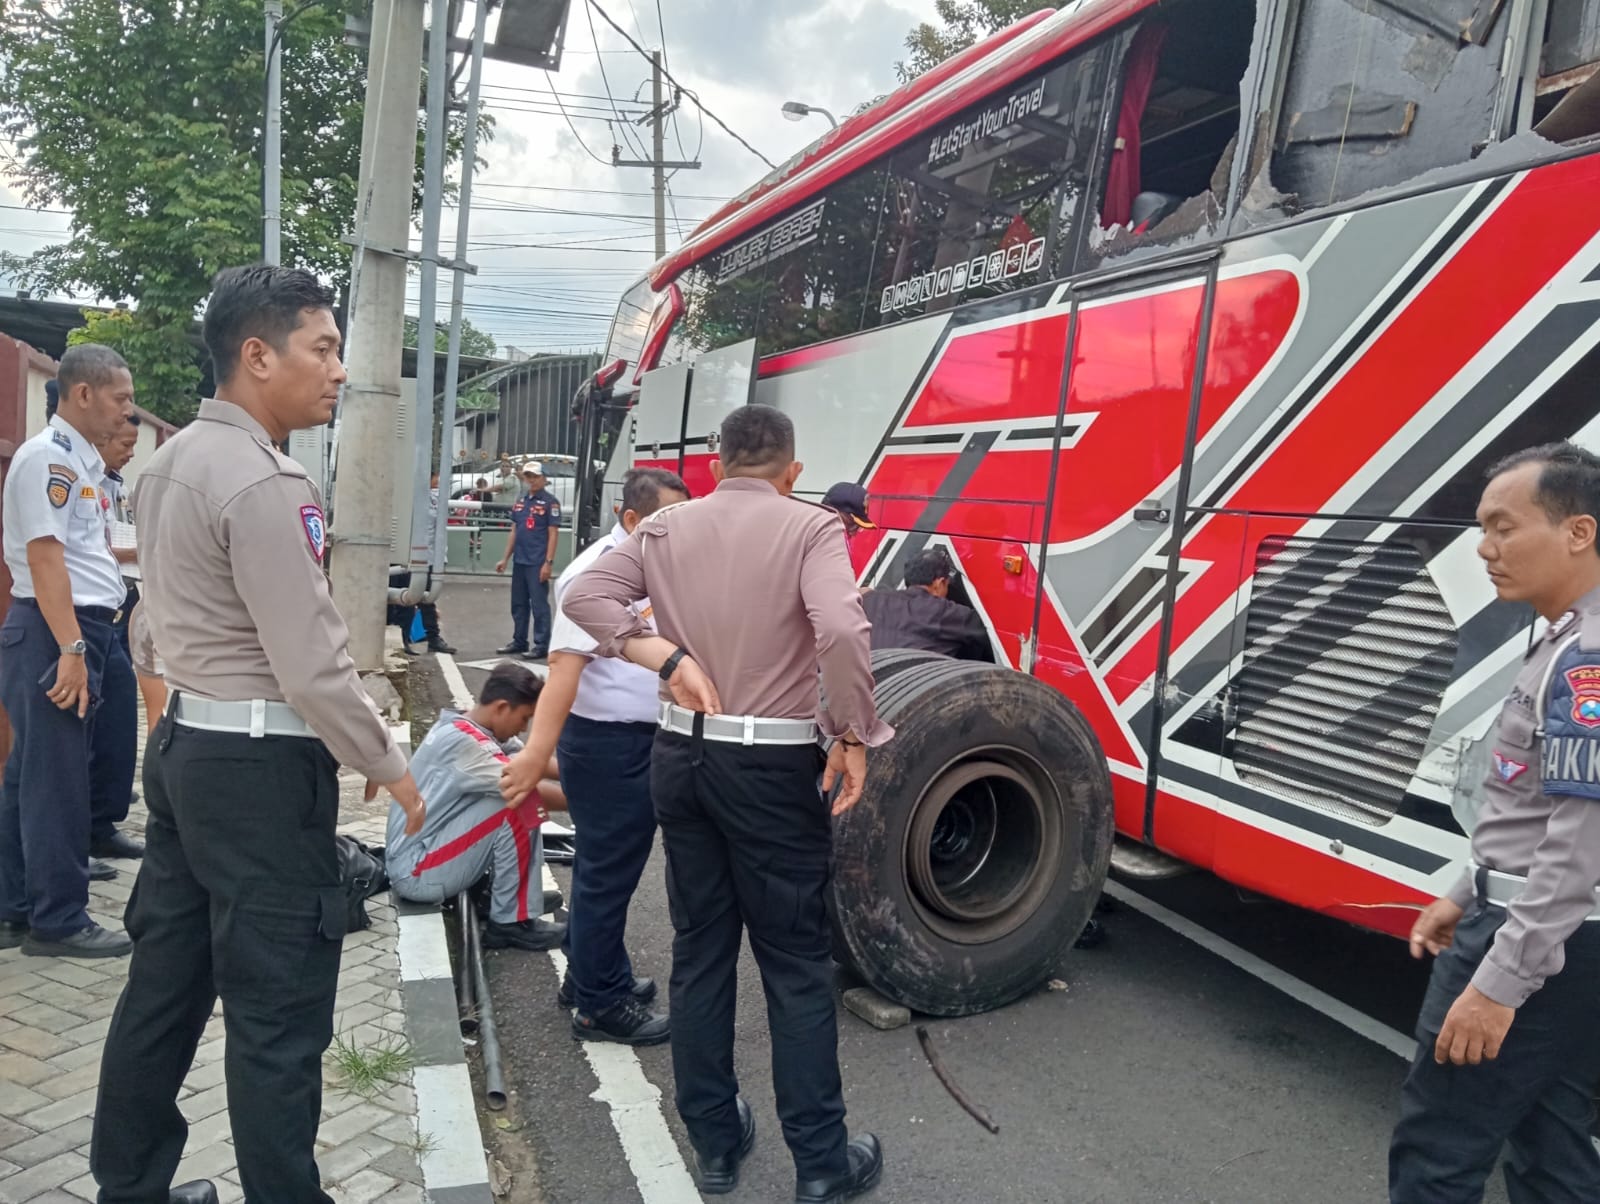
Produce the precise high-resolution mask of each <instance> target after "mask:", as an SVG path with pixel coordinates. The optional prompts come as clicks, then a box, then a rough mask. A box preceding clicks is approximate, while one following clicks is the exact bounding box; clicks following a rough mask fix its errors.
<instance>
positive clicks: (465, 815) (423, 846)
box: [384, 664, 566, 951]
mask: <svg viewBox="0 0 1600 1204" xmlns="http://www.w3.org/2000/svg"><path fill="white" fill-rule="evenodd" d="M542 688H543V683H542V682H540V680H539V679H538V678H537V677H536V676H534V674H533V673H532V672H531V671H530V670H528V669H526V668H524V667H523V666H521V665H513V664H503V665H500V666H498V667H497V668H496V669H495V670H494V672H492V673H490V674H489V680H488V681H486V682H485V683H484V685H483V690H482V692H480V693H479V695H478V705H477V706H475V707H473V708H472V709H471V710H469V711H468V712H467V713H466V714H465V715H463V714H460V713H459V712H456V711H442V712H440V715H439V720H438V722H437V723H435V724H434V725H433V730H432V731H430V732H429V733H428V734H427V736H426V737H425V738H424V739H423V741H422V743H421V744H419V745H418V746H417V751H416V753H415V754H414V755H413V756H412V758H411V774H412V777H414V778H415V779H416V781H417V788H418V789H419V790H423V791H426V793H425V794H424V795H423V797H424V798H426V799H427V800H428V818H427V820H426V821H425V822H424V823H423V825H422V831H420V832H418V833H417V834H416V835H415V836H407V835H406V832H405V824H406V816H405V812H404V811H402V810H401V809H400V806H399V804H398V803H394V804H391V805H390V807H389V832H388V840H389V844H388V847H387V849H386V851H385V854H384V858H385V861H386V863H387V866H388V871H389V882H390V889H392V890H393V891H394V893H395V894H396V895H398V896H399V897H400V898H402V899H410V900H411V901H413V902H416V903H439V902H443V901H444V900H445V899H450V898H453V897H454V896H456V895H457V894H459V893H460V892H461V891H464V890H466V889H467V888H468V887H470V886H472V885H473V884H474V883H475V882H477V881H478V879H480V878H482V877H483V876H484V874H485V873H486V872H490V873H491V874H492V881H491V887H490V889H491V896H490V904H489V924H488V927H486V928H485V929H484V933H483V944H484V948H486V949H527V950H533V951H539V950H544V949H554V948H555V947H556V946H557V945H559V944H560V943H561V938H562V937H563V936H565V935H566V925H565V924H555V923H551V922H549V921H547V920H541V919H537V918H535V917H536V914H537V913H534V912H532V909H531V908H530V907H529V905H528V898H529V895H530V892H532V893H533V897H534V898H535V899H538V900H540V901H541V907H540V910H541V911H543V910H544V908H543V906H542V901H543V898H544V895H543V887H542V886H541V881H542V874H541V867H542V866H543V864H544V848H543V845H542V843H541V840H540V836H539V825H540V824H542V823H543V822H544V820H545V818H546V813H545V807H544V805H543V803H542V802H541V801H540V797H539V796H540V791H546V792H549V793H550V796H551V798H552V801H553V802H555V803H556V805H557V806H558V807H562V806H564V805H565V800H564V799H561V797H560V793H559V788H558V787H556V785H555V783H553V782H548V781H547V782H542V783H540V785H539V787H538V788H537V789H535V790H534V791H532V792H530V793H528V794H525V795H523V796H522V797H521V798H520V799H518V800H517V801H515V802H509V803H508V802H505V801H503V800H502V799H501V797H500V770H501V768H502V767H503V766H504V765H505V764H506V763H507V762H508V761H509V760H510V758H509V757H508V756H507V755H506V754H507V752H508V751H510V752H515V751H516V750H517V749H519V748H521V747H522V745H521V741H520V740H518V738H517V737H518V736H519V735H521V733H523V732H525V731H527V729H528V724H529V722H530V721H531V720H532V719H533V712H534V708H535V706H536V705H537V704H538V701H539V691H540V690H541V689H542ZM547 776H548V777H552V778H553V777H555V776H556V770H555V764H554V762H553V761H552V762H551V763H550V767H549V772H548V774H547Z"/></svg>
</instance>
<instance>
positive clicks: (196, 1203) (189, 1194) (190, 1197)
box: [167, 1179, 217, 1204]
mask: <svg viewBox="0 0 1600 1204" xmlns="http://www.w3.org/2000/svg"><path fill="white" fill-rule="evenodd" d="M167 1201H168V1204H217V1189H216V1185H215V1184H213V1183H212V1182H211V1180H210V1179H196V1180H195V1181H194V1182H193V1183H181V1184H179V1185H178V1186H177V1187H174V1188H173V1189H172V1190H171V1191H170V1192H168V1193H167Z"/></svg>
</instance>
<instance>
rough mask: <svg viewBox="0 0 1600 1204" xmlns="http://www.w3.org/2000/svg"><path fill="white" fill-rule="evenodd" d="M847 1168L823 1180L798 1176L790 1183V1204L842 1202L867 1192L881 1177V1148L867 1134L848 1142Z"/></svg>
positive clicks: (830, 1203)
mask: <svg viewBox="0 0 1600 1204" xmlns="http://www.w3.org/2000/svg"><path fill="white" fill-rule="evenodd" d="M845 1156H846V1157H847V1158H849V1159H850V1169H849V1170H847V1171H846V1172H845V1173H844V1174H842V1175H831V1176H829V1177H828V1178H826V1179H799V1180H797V1181H796V1182H795V1185H794V1204H844V1201H846V1200H848V1199H850V1197H851V1196H859V1195H860V1194H861V1193H862V1192H866V1191H871V1190H872V1189H873V1188H874V1187H876V1186H878V1180H879V1179H881V1178H883V1148H882V1147H881V1146H879V1145H878V1139H877V1138H876V1137H874V1136H873V1135H872V1134H871V1133H865V1134H863V1135H862V1136H860V1137H857V1138H856V1139H855V1140H854V1141H852V1142H851V1143H850V1144H849V1146H848V1147H847V1148H846V1149H845Z"/></svg>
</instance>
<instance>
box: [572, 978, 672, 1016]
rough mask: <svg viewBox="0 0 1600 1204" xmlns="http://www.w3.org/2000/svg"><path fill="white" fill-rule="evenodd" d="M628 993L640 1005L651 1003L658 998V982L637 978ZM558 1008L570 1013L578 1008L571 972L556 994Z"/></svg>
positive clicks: (651, 979)
mask: <svg viewBox="0 0 1600 1204" xmlns="http://www.w3.org/2000/svg"><path fill="white" fill-rule="evenodd" d="M628 993H629V994H630V995H632V996H633V997H634V998H635V999H637V1000H638V1001H639V1002H640V1003H649V1002H650V1001H651V1000H652V999H654V998H655V997H656V980H655V979H653V978H635V979H634V980H633V985H631V986H630V987H629V988H628ZM556 1006H558V1007H564V1008H566V1009H567V1010H568V1011H570V1010H572V1009H573V1008H575V1007H577V1006H578V995H577V992H576V991H575V990H573V987H572V971H571V970H568V971H567V972H566V973H565V974H563V975H562V976H561V988H560V989H559V990H558V991H557V992H556Z"/></svg>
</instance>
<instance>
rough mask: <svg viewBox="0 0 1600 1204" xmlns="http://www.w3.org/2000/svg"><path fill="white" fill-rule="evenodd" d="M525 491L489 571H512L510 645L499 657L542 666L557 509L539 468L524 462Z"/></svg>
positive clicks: (533, 462)
mask: <svg viewBox="0 0 1600 1204" xmlns="http://www.w3.org/2000/svg"><path fill="white" fill-rule="evenodd" d="M522 482H523V484H524V485H525V486H526V487H527V492H525V493H524V494H523V495H522V496H521V497H519V498H518V499H517V500H516V502H515V503H514V504H513V505H512V507H511V537H510V538H509V539H507V540H506V554H505V555H504V556H502V557H501V558H500V563H499V564H497V565H495V566H494V571H495V572H497V573H503V572H505V571H506V564H507V563H508V562H509V563H510V565H511V574H512V575H511V623H512V628H511V642H510V643H509V644H507V645H506V646H505V647H503V648H501V649H499V650H498V651H499V653H500V655H502V656H523V655H526V656H528V657H530V658H531V659H533V660H542V659H544V658H545V657H546V656H548V655H549V654H550V573H551V570H552V569H554V568H555V563H556V539H557V537H558V535H559V528H560V526H561V503H560V502H559V501H557V500H556V495H555V494H553V493H551V492H550V491H549V490H548V489H546V488H545V484H546V480H545V475H544V465H543V464H541V463H539V461H537V460H529V461H528V462H527V463H526V464H524V465H523V466H522ZM530 615H532V617H533V647H532V649H531V650H530V648H529V647H528V618H529V616H530Z"/></svg>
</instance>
